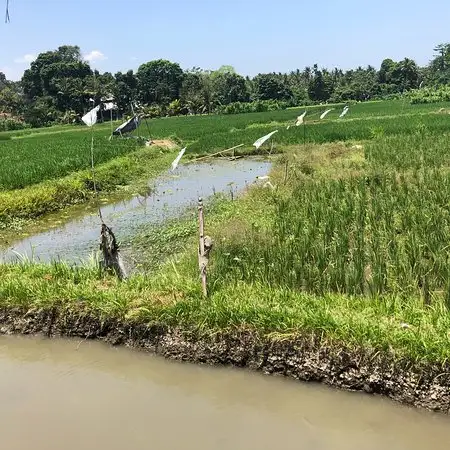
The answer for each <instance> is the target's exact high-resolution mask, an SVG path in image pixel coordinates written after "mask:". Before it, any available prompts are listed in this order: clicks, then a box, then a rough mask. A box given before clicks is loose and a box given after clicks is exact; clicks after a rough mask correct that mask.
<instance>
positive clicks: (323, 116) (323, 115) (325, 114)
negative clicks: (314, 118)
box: [320, 109, 333, 120]
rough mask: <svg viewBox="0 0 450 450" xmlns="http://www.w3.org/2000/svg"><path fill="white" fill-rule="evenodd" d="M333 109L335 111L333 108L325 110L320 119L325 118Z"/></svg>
mask: <svg viewBox="0 0 450 450" xmlns="http://www.w3.org/2000/svg"><path fill="white" fill-rule="evenodd" d="M331 111H333V109H327V110H326V111H325V112H323V113H322V114H321V116H320V120H322V119H325V117H326V116H327V114H328V113H330V112H331Z"/></svg>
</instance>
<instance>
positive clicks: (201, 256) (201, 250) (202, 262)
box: [198, 197, 208, 297]
mask: <svg viewBox="0 0 450 450" xmlns="http://www.w3.org/2000/svg"><path fill="white" fill-rule="evenodd" d="M198 225H199V234H200V241H199V247H198V266H199V269H200V276H201V279H202V291H203V296H204V297H206V296H207V295H208V291H207V289H206V265H207V263H208V260H207V257H206V254H205V220H204V217H203V200H202V198H201V197H199V198H198Z"/></svg>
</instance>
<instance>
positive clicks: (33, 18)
mask: <svg viewBox="0 0 450 450" xmlns="http://www.w3.org/2000/svg"><path fill="white" fill-rule="evenodd" d="M5 9H6V0H0V18H2V19H3V17H2V16H4V13H5ZM9 15H10V23H7V24H5V23H4V21H3V20H2V21H1V22H0V43H1V44H0V45H1V46H0V71H1V72H4V73H5V74H6V76H7V78H8V79H13V80H17V79H20V77H21V76H22V74H23V71H24V70H25V69H27V68H28V67H29V65H30V62H31V61H32V60H33V59H34V58H35V57H36V55H38V54H39V53H40V52H44V51H48V50H54V49H56V48H58V47H59V46H60V45H78V46H79V47H80V48H81V51H82V54H83V55H84V57H85V58H86V59H87V60H88V61H90V63H91V66H92V67H95V68H97V69H98V70H100V71H101V72H103V71H109V72H112V73H115V72H117V71H119V70H121V71H124V70H128V69H133V70H136V69H137V68H138V67H139V65H140V64H142V63H144V62H147V61H151V60H153V59H159V58H163V59H168V60H170V61H174V62H178V63H179V64H180V65H181V67H182V68H183V69H189V68H192V67H194V66H196V67H201V68H204V69H211V70H214V69H217V68H219V67H220V66H222V65H231V66H233V67H234V68H235V69H236V71H237V72H238V73H241V74H242V75H249V76H254V75H256V74H258V73H264V72H288V71H291V70H295V69H297V68H299V69H303V68H304V67H305V66H312V65H313V64H315V63H317V64H318V65H319V67H327V68H329V69H332V68H334V67H340V68H342V69H350V68H355V67H357V66H367V65H368V64H371V65H373V66H375V67H377V68H378V67H379V65H380V63H381V61H382V60H383V59H384V58H392V59H394V60H400V59H403V58H405V57H409V58H412V59H414V60H416V62H417V63H419V64H420V65H425V64H427V63H428V61H429V60H430V59H431V58H432V56H433V48H434V47H435V46H436V45H437V44H439V43H443V42H449V41H450V28H449V18H450V1H449V0H427V1H418V0H320V1H318V0H316V1H311V0H308V1H304V0H277V1H273V0H128V1H124V0H120V1H119V0H9Z"/></svg>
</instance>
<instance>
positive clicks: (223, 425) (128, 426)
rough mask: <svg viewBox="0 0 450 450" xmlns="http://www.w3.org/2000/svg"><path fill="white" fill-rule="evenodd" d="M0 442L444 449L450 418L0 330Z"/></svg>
mask: <svg viewBox="0 0 450 450" xmlns="http://www.w3.org/2000/svg"><path fill="white" fill-rule="evenodd" d="M0 399H1V404H0V436H1V448H2V449H5V450H29V449H33V450H53V449H54V450H60V449H62V448H64V449H65V450H79V449H83V450H91V449H92V450H94V449H95V450H98V449H108V450H116V449H117V450H119V449H120V450H123V449H127V450H138V449H139V450H140V449H146V450H147V449H150V448H151V449H158V450H165V449H167V450H169V449H170V450H172V449H192V450H194V449H195V450H203V449H204V450H210V449H215V450H222V449H233V450H240V449H242V450H248V449H258V450H266V449H267V450H274V449H279V448H282V449H292V450H293V449H295V450H297V449H308V450H340V449H345V450H353V449H354V450H366V449H367V450H379V449H389V450H403V449H404V450H416V449H417V450H419V449H420V450H423V449H428V448H429V449H434V450H440V449H442V450H444V449H446V450H447V449H448V448H450V419H449V418H448V417H445V416H440V415H434V414H432V413H429V412H425V411H418V410H411V409H408V408H405V407H402V406H399V405H397V404H395V403H393V402H391V401H389V400H384V399H380V398H376V397H370V396H367V395H364V394H351V393H345V392H340V391H335V390H332V389H327V388H323V387H320V386H317V385H309V384H302V383H299V382H295V381H291V380H285V379H281V378H273V377H264V376H262V375H258V374H254V373H249V372H246V371H240V370H232V369H217V368H210V367H201V366H195V365H187V364H180V363H175V362H170V361H165V360H162V359H160V358H157V357H154V356H152V355H148V354H144V353H140V352H135V351H131V350H127V349H123V348H120V349H117V348H111V347H108V346H105V345H103V344H100V343H98V342H86V341H84V342H81V341H63V340H45V339H34V338H19V337H0Z"/></svg>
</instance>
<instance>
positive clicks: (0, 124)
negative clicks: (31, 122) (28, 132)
mask: <svg viewBox="0 0 450 450" xmlns="http://www.w3.org/2000/svg"><path fill="white" fill-rule="evenodd" d="M25 128H28V125H27V124H26V123H25V122H23V121H22V120H19V119H16V118H13V117H10V118H5V119H0V132H1V131H13V130H23V129H25ZM0 139H2V136H1V135H0Z"/></svg>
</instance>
